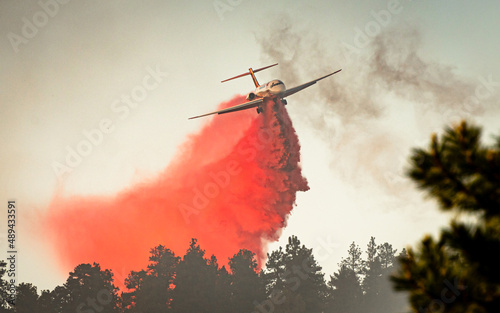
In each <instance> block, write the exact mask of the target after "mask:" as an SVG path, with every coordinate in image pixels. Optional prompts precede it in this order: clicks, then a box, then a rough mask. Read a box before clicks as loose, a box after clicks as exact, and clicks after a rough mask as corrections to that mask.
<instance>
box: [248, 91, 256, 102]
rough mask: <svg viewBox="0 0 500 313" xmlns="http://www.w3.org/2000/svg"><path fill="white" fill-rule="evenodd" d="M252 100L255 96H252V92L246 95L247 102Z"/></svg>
mask: <svg viewBox="0 0 500 313" xmlns="http://www.w3.org/2000/svg"><path fill="white" fill-rule="evenodd" d="M253 99H255V94H254V93H253V92H251V93H249V94H248V95H247V100H250V101H252V100H253Z"/></svg>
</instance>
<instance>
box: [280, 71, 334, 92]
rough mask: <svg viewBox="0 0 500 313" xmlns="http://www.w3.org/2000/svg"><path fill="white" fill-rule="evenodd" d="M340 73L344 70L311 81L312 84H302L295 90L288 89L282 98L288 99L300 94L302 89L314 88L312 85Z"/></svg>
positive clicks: (294, 88)
mask: <svg viewBox="0 0 500 313" xmlns="http://www.w3.org/2000/svg"><path fill="white" fill-rule="evenodd" d="M340 71H342V69H340V70H338V71H335V72H333V73H330V74H328V75H325V76H323V77H320V78H317V79H315V80H312V81H310V82H308V83H305V84H302V85H300V86H297V87H293V88H290V89H287V90H285V93H284V94H283V97H282V98H285V97H288V96H290V95H293V94H294V93H296V92H299V91H301V90H302V89H306V88H307V87H309V86H312V85H314V84H316V82H318V81H320V80H322V79H323V78H327V77H328V76H332V75H333V74H336V73H338V72H340Z"/></svg>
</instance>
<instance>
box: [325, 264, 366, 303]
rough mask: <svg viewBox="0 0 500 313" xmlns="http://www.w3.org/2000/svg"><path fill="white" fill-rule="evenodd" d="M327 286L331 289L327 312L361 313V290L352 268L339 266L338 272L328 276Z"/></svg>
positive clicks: (343, 265)
mask: <svg viewBox="0 0 500 313" xmlns="http://www.w3.org/2000/svg"><path fill="white" fill-rule="evenodd" d="M328 286H329V287H330V288H331V299H330V301H329V304H328V312H331V313H358V312H361V308H362V303H363V290H362V289H361V285H360V282H359V278H358V275H357V274H356V272H355V271H354V270H353V269H352V268H350V267H348V266H347V265H345V264H341V265H340V269H339V271H338V272H336V273H334V274H333V276H330V281H329V282H328Z"/></svg>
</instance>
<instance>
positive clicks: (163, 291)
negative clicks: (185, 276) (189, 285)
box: [122, 245, 180, 313]
mask: <svg viewBox="0 0 500 313" xmlns="http://www.w3.org/2000/svg"><path fill="white" fill-rule="evenodd" d="M150 253H151V256H150V257H149V261H150V263H149V265H148V266H147V270H146V271H144V270H142V271H138V272H134V271H132V272H131V273H130V275H129V276H128V278H127V279H126V280H125V286H126V287H127V288H128V289H129V290H131V291H130V292H126V293H123V295H122V299H123V300H122V301H123V303H124V306H125V307H126V308H127V312H131V313H132V312H133V313H135V312H168V311H169V309H170V302H171V299H172V290H173V287H174V286H173V282H174V277H175V271H176V267H177V265H178V263H179V260H180V258H179V257H176V256H175V254H174V253H173V252H172V251H170V250H169V249H166V248H165V247H164V246H162V245H159V246H157V247H155V248H153V249H151V251H150Z"/></svg>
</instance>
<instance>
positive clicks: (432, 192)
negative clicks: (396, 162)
mask: <svg viewBox="0 0 500 313" xmlns="http://www.w3.org/2000/svg"><path fill="white" fill-rule="evenodd" d="M480 138H481V129H480V128H479V127H475V126H470V125H468V124H467V123H466V122H463V123H462V124H461V125H459V126H457V127H454V128H447V129H446V131H445V133H444V134H443V135H442V136H441V138H440V139H438V137H437V136H436V135H433V137H432V140H431V144H430V146H429V147H428V148H427V149H425V150H424V149H415V150H414V151H413V155H412V157H411V168H410V169H409V172H408V174H409V176H410V177H411V178H412V179H413V180H414V181H415V182H416V183H417V184H418V186H419V187H420V188H421V189H423V190H425V191H427V193H428V195H429V196H430V197H432V198H435V199H436V200H437V201H438V203H439V204H440V208H441V209H442V210H445V211H454V212H457V213H458V212H461V213H463V214H467V215H466V216H467V217H468V221H467V222H465V221H463V220H459V219H454V220H453V221H452V222H451V224H450V227H449V228H447V229H445V230H443V231H442V232H441V234H440V236H439V238H438V239H437V240H436V239H433V238H431V237H429V236H427V237H425V238H424V239H423V240H422V242H421V243H420V245H419V246H418V247H416V248H412V249H408V256H407V257H406V258H402V259H401V260H402V261H401V265H402V269H401V271H399V272H398V274H396V275H395V276H394V278H393V280H394V282H395V286H396V288H398V289H399V290H406V291H409V292H410V302H411V305H412V308H413V311H414V312H430V311H433V310H434V311H435V310H439V311H440V312H500V267H499V266H498V265H499V264H500V254H499V253H498V251H500V137H497V138H496V141H495V143H494V144H493V145H491V146H485V145H483V144H482V143H481V141H480Z"/></svg>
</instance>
